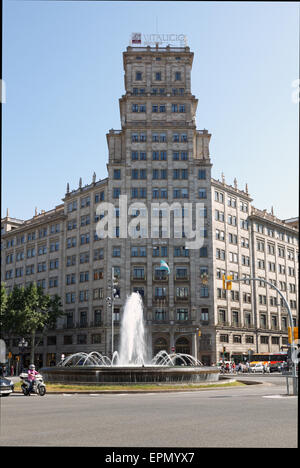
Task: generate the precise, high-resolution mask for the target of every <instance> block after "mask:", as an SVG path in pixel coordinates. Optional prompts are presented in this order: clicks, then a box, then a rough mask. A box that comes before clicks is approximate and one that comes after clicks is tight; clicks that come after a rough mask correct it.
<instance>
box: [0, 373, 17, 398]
mask: <svg viewBox="0 0 300 468" xmlns="http://www.w3.org/2000/svg"><path fill="white" fill-rule="evenodd" d="M13 391H14V383H13V381H12V380H10V379H6V378H5V377H0V395H1V396H8V395H10V394H11V393H12V392H13Z"/></svg>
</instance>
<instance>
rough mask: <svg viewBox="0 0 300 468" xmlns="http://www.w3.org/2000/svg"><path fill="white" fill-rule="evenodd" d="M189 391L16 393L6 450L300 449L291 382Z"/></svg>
mask: <svg viewBox="0 0 300 468" xmlns="http://www.w3.org/2000/svg"><path fill="white" fill-rule="evenodd" d="M246 379H247V380H252V381H253V380H256V381H261V382H263V384H261V385H248V386H246V387H232V388H220V389H211V390H201V391H196V392H195V391H194V392H184V393H165V394H162V393H159V394H153V393H152V394H151V393H149V394H116V395H111V394H110V395H103V394H100V395H96V394H92V393H91V394H88V395H80V394H74V395H64V394H62V395H51V394H46V395H45V396H44V397H39V396H36V395H32V396H30V397H24V396H23V395H21V394H12V395H10V396H9V397H5V398H1V399H0V405H1V406H0V409H1V426H0V428H1V433H0V434H1V437H0V445H1V446H44V447H45V446H64V447H75V446H81V447H91V446H93V447H244V448H249V447H265V448H273V447H277V448H278V447H282V448H293V447H297V397H294V396H286V395H285V394H286V386H285V379H284V378H282V377H281V376H277V375H274V374H273V375H267V376H261V375H255V376H248V377H246Z"/></svg>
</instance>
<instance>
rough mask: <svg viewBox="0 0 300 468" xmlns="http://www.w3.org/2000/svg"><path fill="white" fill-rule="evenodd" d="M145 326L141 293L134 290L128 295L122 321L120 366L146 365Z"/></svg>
mask: <svg viewBox="0 0 300 468" xmlns="http://www.w3.org/2000/svg"><path fill="white" fill-rule="evenodd" d="M146 355H147V350H146V342H145V326H144V317H143V301H142V298H141V296H140V294H138V293H136V292H134V293H132V294H131V295H130V296H129V297H127V300H126V303H125V307H124V313H123V318H122V322H121V343H120V352H119V359H118V361H117V364H118V365H120V366H128V365H132V364H135V365H139V366H141V365H144V364H145V361H146Z"/></svg>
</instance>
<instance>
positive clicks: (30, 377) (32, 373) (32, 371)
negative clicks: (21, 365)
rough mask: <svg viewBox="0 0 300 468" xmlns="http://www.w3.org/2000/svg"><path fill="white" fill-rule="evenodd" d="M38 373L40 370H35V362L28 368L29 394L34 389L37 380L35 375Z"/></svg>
mask: <svg viewBox="0 0 300 468" xmlns="http://www.w3.org/2000/svg"><path fill="white" fill-rule="evenodd" d="M37 374H38V372H37V371H36V370H35V365H34V364H30V366H29V368H28V377H27V379H28V382H29V394H30V392H32V391H33V384H34V382H35V376H36V375H37Z"/></svg>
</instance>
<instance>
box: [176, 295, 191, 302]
mask: <svg viewBox="0 0 300 468" xmlns="http://www.w3.org/2000/svg"><path fill="white" fill-rule="evenodd" d="M174 299H175V302H187V301H188V300H189V296H175V297H174Z"/></svg>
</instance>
